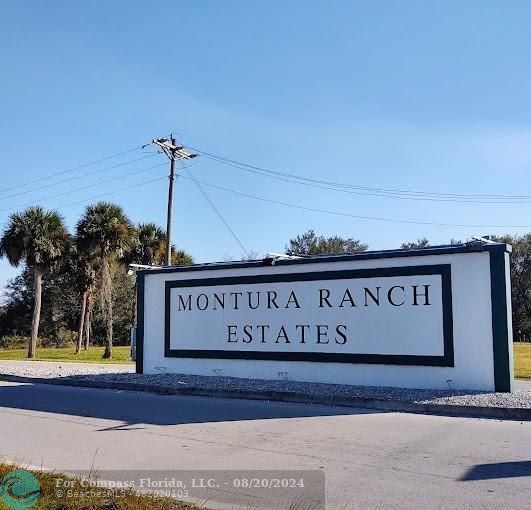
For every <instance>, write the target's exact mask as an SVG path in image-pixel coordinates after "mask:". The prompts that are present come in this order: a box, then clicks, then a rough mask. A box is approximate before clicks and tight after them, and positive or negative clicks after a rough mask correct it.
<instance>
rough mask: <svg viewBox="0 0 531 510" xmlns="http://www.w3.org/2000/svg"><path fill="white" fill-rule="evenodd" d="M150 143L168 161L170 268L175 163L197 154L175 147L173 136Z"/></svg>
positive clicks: (167, 230)
mask: <svg viewBox="0 0 531 510" xmlns="http://www.w3.org/2000/svg"><path fill="white" fill-rule="evenodd" d="M152 143H154V144H155V145H158V146H159V147H160V148H161V149H162V151H163V152H164V154H166V156H168V158H169V160H170V175H169V180H170V182H169V185H168V212H167V217H166V265H167V266H171V225H172V213H173V185H174V182H175V161H176V160H177V159H192V158H195V157H197V154H192V153H190V152H188V151H185V150H184V147H183V146H182V145H177V144H176V141H175V137H174V136H173V135H171V136H170V140H168V139H167V138H158V139H155V140H153V142H152Z"/></svg>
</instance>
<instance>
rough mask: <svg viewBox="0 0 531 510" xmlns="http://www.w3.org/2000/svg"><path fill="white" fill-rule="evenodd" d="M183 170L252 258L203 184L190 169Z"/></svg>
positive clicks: (246, 253) (185, 167) (249, 256)
mask: <svg viewBox="0 0 531 510" xmlns="http://www.w3.org/2000/svg"><path fill="white" fill-rule="evenodd" d="M182 168H184V170H185V171H186V173H187V174H188V178H189V179H191V180H192V181H193V182H194V184H195V185H196V187H197V189H198V190H199V192H200V193H201V195H203V197H204V199H205V200H206V201H207V202H208V203H209V204H210V207H212V209H213V211H214V212H215V213H216V214H217V216H218V218H219V219H220V220H221V222H222V223H223V225H225V227H226V228H227V230H228V231H229V232H230V234H231V235H232V237H233V238H234V240H235V241H236V242H237V243H238V244H239V246H240V248H241V249H242V250H243V252H244V253H245V255H246V256H247V258H251V255H250V253H249V251H248V250H247V248H246V247H245V246H244V244H243V243H242V241H241V240H240V238H239V237H238V236H237V235H236V232H234V230H233V229H232V228H231V227H230V225H229V224H228V223H227V220H226V219H225V218H224V217H223V214H221V212H220V211H219V209H218V208H217V207H216V206H215V204H214V202H212V200H211V199H210V197H209V196H208V195H207V193H206V191H205V190H204V189H203V187H202V186H201V183H200V182H199V181H198V180H197V179H196V178H195V177H194V175H193V174H192V172H191V171H190V169H189V167H187V166H183V167H182ZM181 177H184V178H186V177H185V176H181Z"/></svg>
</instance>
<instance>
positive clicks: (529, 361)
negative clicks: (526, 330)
mask: <svg viewBox="0 0 531 510" xmlns="http://www.w3.org/2000/svg"><path fill="white" fill-rule="evenodd" d="M112 351H113V359H112V360H106V359H102V355H103V347H91V348H90V349H89V350H88V351H81V353H80V354H76V353H75V350H74V349H73V348H71V347H64V348H63V347H60V348H55V347H51V348H46V349H45V348H41V349H37V360H41V361H84V362H89V363H90V362H92V363H132V361H131V360H130V359H129V354H130V348H129V346H128V345H122V346H118V347H113V349H112ZM27 353H28V351H27V349H5V350H4V349H0V359H20V360H24V359H27V358H26V355H27ZM514 375H515V377H516V378H517V379H531V343H518V342H516V343H514Z"/></svg>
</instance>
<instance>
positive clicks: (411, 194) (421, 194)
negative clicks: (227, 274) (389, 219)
mask: <svg viewBox="0 0 531 510" xmlns="http://www.w3.org/2000/svg"><path fill="white" fill-rule="evenodd" d="M189 148H190V149H192V150H194V151H196V152H199V153H200V154H202V155H203V156H204V157H206V158H208V159H211V160H213V161H217V162H218V163H222V164H225V165H228V166H231V167H233V168H237V169H239V170H243V171H246V172H250V173H255V174H258V175H264V176H267V177H271V178H275V179H278V180H282V181H286V182H292V183H294V184H303V185H306V186H313V187H317V188H321V189H329V190H332V191H341V192H343V193H351V194H356V195H366V196H378V197H384V198H397V199H402V200H422V201H436V202H464V203H487V204H525V203H530V201H531V196H530V195H473V194H471V195H465V194H456V193H438V192H427V191H413V190H399V189H386V188H372V187H367V186H359V185H356V184H347V183H339V182H334V181H326V180H321V179H312V178H309V177H303V176H300V175H296V174H292V173H287V172H279V171H276V170H270V169H267V168H263V167H258V166H255V165H250V164H248V163H242V162H240V161H236V160H233V159H230V158H225V157H223V156H217V155H215V154H212V153H209V152H205V151H201V150H200V149H197V148H195V147H189ZM299 181H303V182H299ZM353 190H357V191H353Z"/></svg>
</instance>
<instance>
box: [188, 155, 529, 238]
mask: <svg viewBox="0 0 531 510" xmlns="http://www.w3.org/2000/svg"><path fill="white" fill-rule="evenodd" d="M194 150H195V149H194ZM181 177H182V178H184V179H186V177H185V176H181ZM193 180H194V181H195V182H196V183H198V184H202V185H203V186H207V187H210V188H214V189H219V190H223V191H228V192H230V193H234V194H236V195H240V196H243V197H247V198H252V199H254V200H260V201H262V202H268V203H271V204H277V205H283V206H285V207H290V208H293V209H300V210H303V211H311V212H319V213H324V214H332V215H335V216H345V217H349V218H355V219H360V220H373V221H384V222H389V223H406V224H411V225H432V226H439V227H465V228H505V229H507V228H531V225H474V224H466V223H439V222H434V221H415V220H400V219H396V218H384V217H378V216H361V215H356V214H350V213H345V212H338V211H330V210H328V209H318V208H314V207H306V206H301V205H297V204H292V203H289V202H283V201H281V200H273V199H269V198H265V197H259V196H256V195H251V194H249V193H244V192H242V191H237V190H234V189H231V188H226V187H224V186H218V185H216V184H211V183H208V182H204V181H199V180H197V179H195V178H194V179H193Z"/></svg>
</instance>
